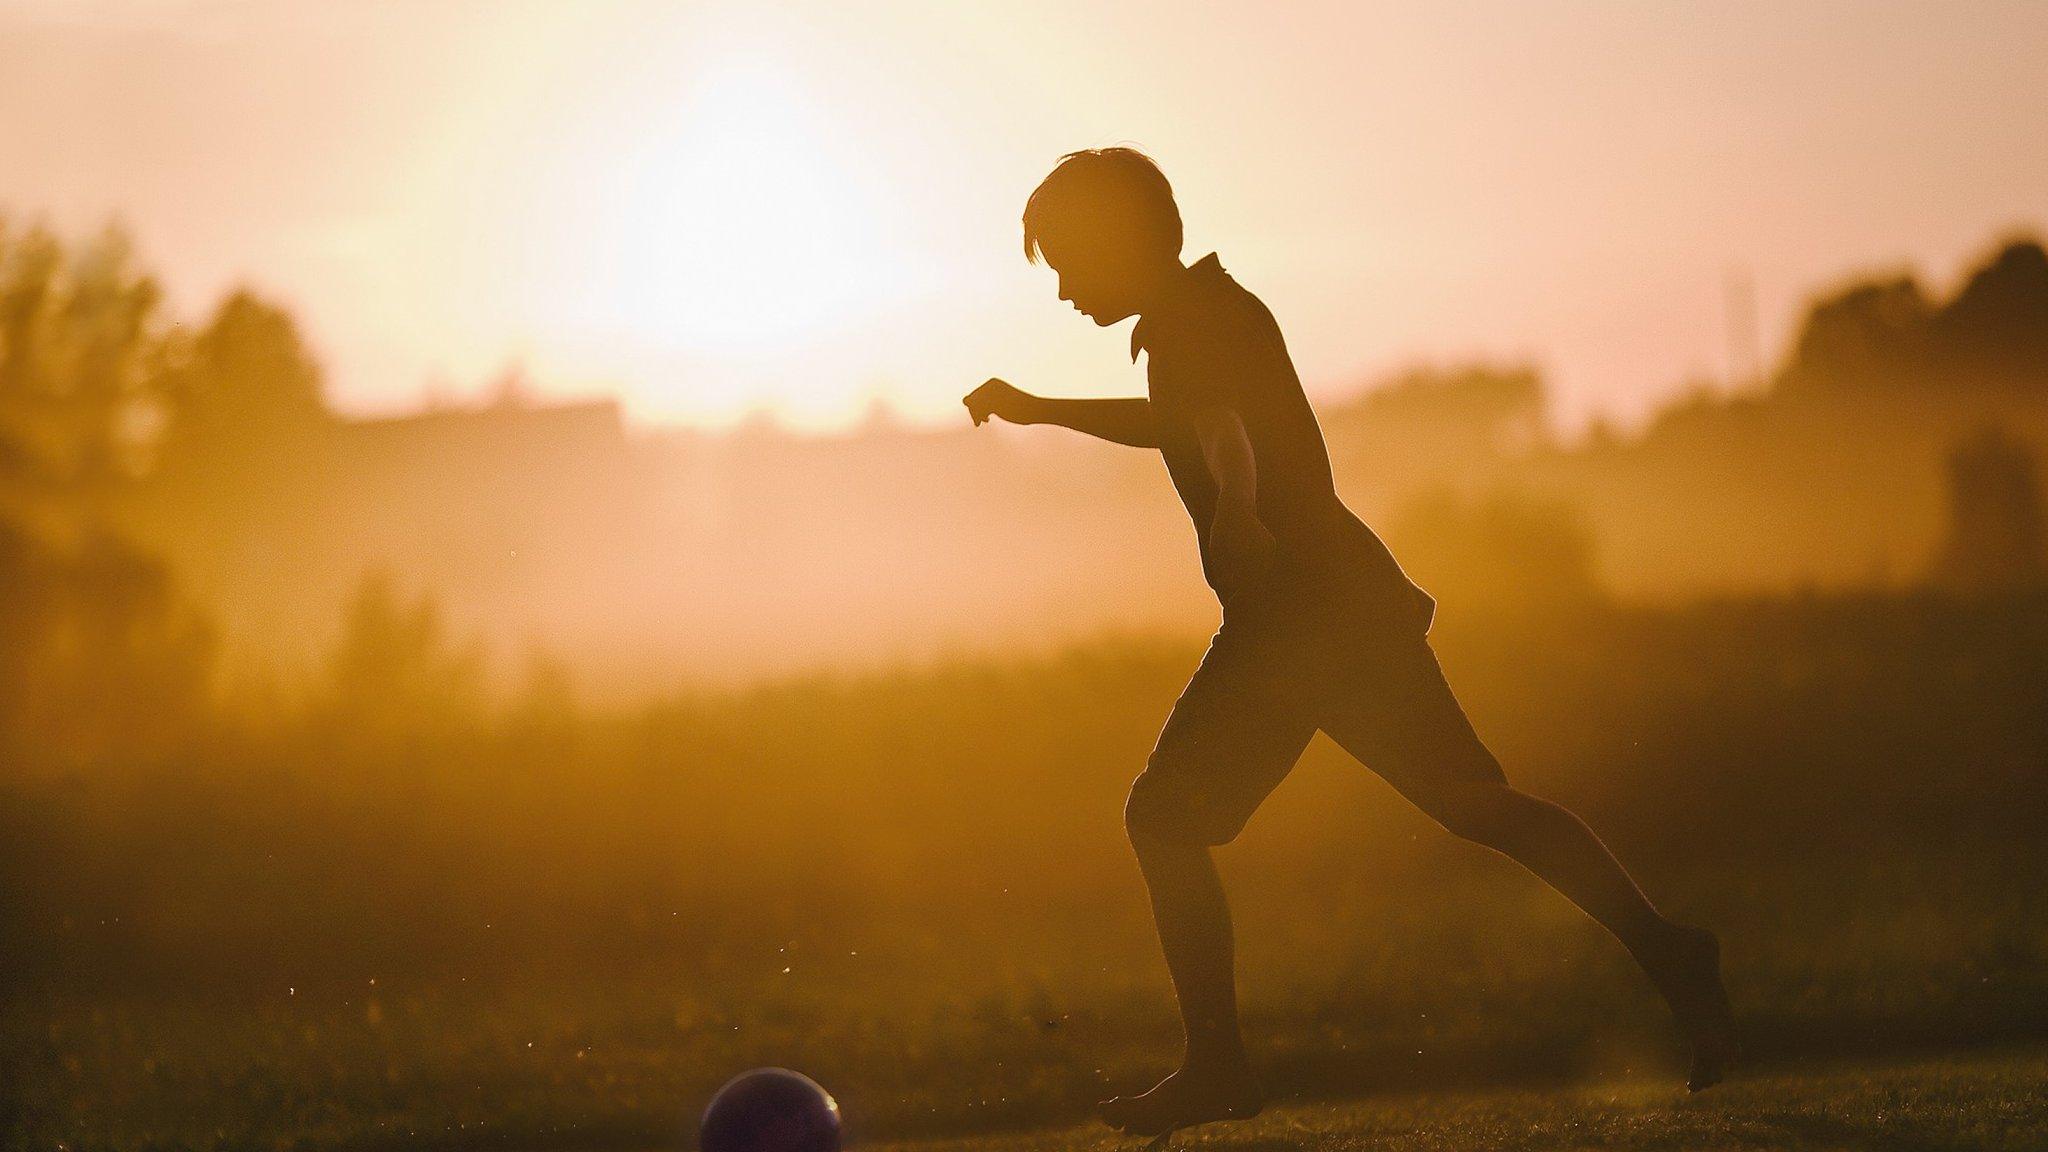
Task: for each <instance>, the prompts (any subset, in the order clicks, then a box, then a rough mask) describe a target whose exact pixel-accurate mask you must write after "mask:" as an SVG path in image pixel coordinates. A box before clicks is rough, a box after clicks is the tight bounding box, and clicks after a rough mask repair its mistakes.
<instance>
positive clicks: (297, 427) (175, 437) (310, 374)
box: [165, 289, 332, 471]
mask: <svg viewBox="0 0 2048 1152" xmlns="http://www.w3.org/2000/svg"><path fill="white" fill-rule="evenodd" d="M172 356H173V358H174V360H175V361H176V367H175V369H174V370H173V371H172V372H171V373H170V374H169V379H168V382H167V386H166V389H165V390H166V393H167V395H168V399H169V407H170V411H169V413H168V416H169V419H168V426H167V429H166V431H167V435H168V441H169V443H168V444H167V446H166V452H167V458H166V465H167V467H170V468H172V469H175V470H180V471H182V470H184V469H186V468H189V467H191V466H193V465H195V464H201V463H204V462H205V461H209V460H213V459H217V458H219V457H221V456H222V455H223V454H225V455H226V456H228V457H230V458H231V459H232V460H233V461H235V465H234V466H235V467H237V468H239V467H240V466H241V462H242V461H243V460H244V459H245V458H246V457H247V456H249V455H250V454H252V453H254V454H259V455H270V454H273V453H274V452H275V451H276V450H277V449H279V448H284V449H286V450H289V449H290V447H291V446H293V445H295V444H297V443H298V442H300V441H301V440H302V438H303V437H304V436H305V434H307V433H308V432H309V431H316V430H318V429H321V428H323V427H325V426H326V425H328V424H329V423H330V422H331V419H332V417H331V416H330V414H329V412H328V410H327V407H326V403H325V401H324V400H323V399H322V376H321V371H320V366H319V364H318V362H317V361H315V360H314V358H313V355H312V352H311V351H310V350H309V349H307V347H306V344H305V340H304V338H303V337H302V336H301V335H300V333H299V328H298V323H297V322H296V321H295V320H293V319H292V317H291V314H290V313H288V312H286V311H284V310H283V309H281V308H279V307H277V306H275V305H273V304H271V303H269V302H267V301H265V300H263V299H262V298H260V297H258V296H256V295H255V294H254V293H252V292H250V291H248V290H246V289H243V290H238V291H236V292H234V293H233V294H232V295H230V296H229V297H228V298H227V299H226V300H224V301H222V302H221V305H220V307H219V308H217V309H215V311H214V314H213V316H212V318H211V319H210V320H208V321H207V324H206V326H205V327H204V328H203V329H201V330H200V332H199V334H198V335H197V336H196V337H193V338H192V339H191V340H190V341H189V343H185V344H184V345H183V346H181V347H177V348H175V349H174V350H173V353H172Z"/></svg>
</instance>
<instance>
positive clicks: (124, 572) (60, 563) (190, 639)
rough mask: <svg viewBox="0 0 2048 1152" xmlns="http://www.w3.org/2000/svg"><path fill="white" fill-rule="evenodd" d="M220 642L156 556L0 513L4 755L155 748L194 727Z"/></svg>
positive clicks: (88, 754) (84, 755)
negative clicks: (55, 534) (63, 537)
mask: <svg viewBox="0 0 2048 1152" xmlns="http://www.w3.org/2000/svg"><path fill="white" fill-rule="evenodd" d="M215 653H216V645H215V637H214V633H213V630H212V628H211V626H210V625H209V624H208V622H207V621H206V619H205V618H204V617H203V616H202V615H201V614H200V613H199V612H197V611H196V610H195V609H194V608H193V607H192V606H191V605H190V604H189V603H187V602H186V601H185V600H184V598H183V597H182V596H181V595H180V594H179V591H178V588H177V585H176V582H175V581H174V580H173V579H172V577H171V573H170V571H169V569H168V568H167V567H166V566H165V565H164V564H163V563H162V561H160V560H158V559H156V558H155V557H152V556H150V555H147V554H146V553H144V552H142V551H140V550H138V549H137V548H135V547H134V546H133V545H131V544H129V543H127V542H126V541H124V540H122V539H120V538H119V537H116V536H112V535H109V534H106V533H94V534H90V535H88V536H86V537H85V538H84V539H82V540H81V541H79V542H78V543H76V544H74V545H71V546H69V547H60V546H58V545H56V544H53V543H52V542H50V541H49V540H47V539H44V538H43V537H41V536H39V535H37V534H36V533H34V532H32V531H31V530H29V529H28V528H26V527H24V526H22V525H20V524H17V523H13V522H10V521H8V520H6V519H0V763H12V764H28V763H44V764H57V765H69V766H77V765H84V764H93V763H98V762H105V761H109V760H120V759H132V758H134V757H136V756H149V755H156V754H160V753H162V752H164V751H166V750H168V749H170V748H173V747H176V746H177V745H178V744H179V743H180V742H182V741H183V740H185V739H187V738H188V737H189V736H191V735H192V734H193V733H194V732H195V731H196V730H197V728H198V726H199V723H200V721H201V719H202V716H203V712H204V708H205V705H206V703H207V696H208V690H209V688H210V685H211V680H212V673H213V667H214V657H215Z"/></svg>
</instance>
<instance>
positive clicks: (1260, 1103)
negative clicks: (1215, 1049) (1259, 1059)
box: [1096, 1055, 1266, 1136]
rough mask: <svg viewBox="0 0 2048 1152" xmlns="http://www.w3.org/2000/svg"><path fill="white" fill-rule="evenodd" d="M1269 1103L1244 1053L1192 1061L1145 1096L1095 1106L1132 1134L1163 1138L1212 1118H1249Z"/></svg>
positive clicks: (1111, 1123) (1112, 1123)
mask: <svg viewBox="0 0 2048 1152" xmlns="http://www.w3.org/2000/svg"><path fill="white" fill-rule="evenodd" d="M1265 1106H1266V1094H1265V1091H1264V1090H1263V1089H1261V1088H1260V1087H1259V1081H1258V1077H1257V1076H1255V1075H1253V1074H1252V1069H1251V1064H1250V1062H1249V1061H1247V1060H1245V1059H1244V1057H1243V1056H1241V1055H1240V1056H1237V1057H1235V1058H1232V1059H1226V1060H1219V1061H1214V1062H1210V1061H1203V1062H1200V1063H1197V1062H1194V1061H1190V1062H1188V1064H1187V1065H1186V1066H1185V1067H1183V1068H1182V1069H1181V1070H1180V1071H1178V1072H1175V1073H1174V1074H1173V1075H1171V1076H1168V1077H1167V1078H1166V1079H1164V1080H1161V1081H1160V1082H1159V1083H1158V1084H1156V1085H1154V1086H1153V1088H1152V1090H1151V1091H1149V1092H1147V1093H1145V1094H1144V1095H1142V1096H1118V1097H1116V1098H1115V1099H1112V1100H1104V1101H1103V1102H1102V1103H1100V1104H1098V1105H1096V1111H1097V1113H1098V1114H1099V1115H1101V1117H1102V1120H1103V1123H1105V1124H1108V1125H1109V1126H1110V1127H1112V1128H1115V1129H1118V1130H1120V1131H1123V1132H1128V1133H1130V1134H1131V1135H1133V1136H1161V1135H1165V1134H1166V1133H1168V1132H1172V1131H1173V1130H1174V1129H1176V1128H1187V1127H1191V1126H1193V1125H1196V1124H1207V1123H1209V1122H1211V1121H1214V1120H1247V1119H1250V1118H1251V1117H1253V1116H1257V1115H1258V1114H1259V1111H1260V1110H1261V1109H1263V1108H1264V1107H1265Z"/></svg>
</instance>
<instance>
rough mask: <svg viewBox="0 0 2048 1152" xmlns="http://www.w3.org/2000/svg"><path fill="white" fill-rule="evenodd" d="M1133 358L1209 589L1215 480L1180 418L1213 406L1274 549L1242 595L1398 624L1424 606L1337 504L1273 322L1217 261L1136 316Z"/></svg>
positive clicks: (1202, 265)
mask: <svg viewBox="0 0 2048 1152" xmlns="http://www.w3.org/2000/svg"><path fill="white" fill-rule="evenodd" d="M1140 351H1144V352H1145V353H1146V354H1147V363H1146V376H1147V379H1148V383H1149V389H1148V391H1149V394H1150V396H1151V399H1152V402H1153V405H1154V407H1155V409H1156V410H1157V412H1158V414H1159V417H1160V420H1161V422H1162V424H1163V426H1164V430H1165V435H1164V436H1163V438H1162V442H1161V447H1160V452H1161V454H1162V455H1163V456H1164V457H1165V460H1166V467H1167V472H1168V474H1169V475H1170V476H1171V477H1172V479H1173V485H1174V488H1175V490H1176V491H1177V492H1178V493H1179V494H1180V498H1181V502H1182V503H1183V504H1184V505H1185V506H1186V507H1187V510H1188V515H1189V516H1190V518H1192V519H1193V520H1194V524H1195V532H1196V535H1197V537H1198V539H1199V541H1200V544H1201V548H1202V561H1203V571H1204V573H1205V574H1208V575H1209V577H1210V584H1211V585H1212V586H1213V585H1214V584H1215V579H1214V576H1213V568H1212V566H1211V564H1210V562H1209V549H1208V544H1209V540H1208V537H1209V523H1210V521H1211V520H1212V519H1213V517H1214V514H1215V508H1216V484H1215V480H1214V478H1213V477H1212V476H1211V475H1210V473H1209V468H1208V464H1207V461H1206V460H1205V459H1204V458H1203V455H1202V449H1201V445H1200V443H1199V441H1198V440H1197V439H1196V437H1195V435H1194V432H1193V429H1192V427H1191V426H1190V424H1189V423H1188V420H1187V413H1189V412H1190V411H1192V410H1194V409H1196V408H1200V407H1204V406H1209V405H1217V406H1223V407H1228V408H1230V409H1231V410H1232V411H1234V412H1236V413H1237V415H1238V418H1239V419H1240V420H1241V421H1242V422H1243V424H1244V428H1245V435H1246V437H1247V438H1248V439H1249V440H1250V442H1251V446H1252V455H1253V459H1254V460H1255V461H1256V466H1257V468H1258V511H1259V519H1260V520H1261V521H1262V522H1264V523H1265V525H1266V527H1267V529H1268V530H1270V531H1271V532H1272V533H1273V536H1274V539H1275V541H1276V543H1277V544H1278V546H1279V555H1278V558H1277V561H1276V563H1275V566H1274V571H1273V573H1272V574H1271V575H1270V576H1269V577H1268V578H1267V579H1266V580H1265V581H1263V582H1262V583H1261V586H1260V587H1259V588H1258V589H1255V590H1252V591H1251V592H1248V593H1246V595H1248V596H1253V597H1256V598H1258V599H1262V600H1276V601H1305V600H1313V601H1317V602H1322V601H1326V600H1328V599H1330V598H1331V597H1335V598H1337V599H1340V600H1343V601H1347V602H1352V603H1353V604H1354V606H1355V607H1358V608H1361V609H1365V610H1367V611H1368V612H1370V613H1371V614H1373V615H1380V614H1381V613H1382V611H1390V612H1392V613H1394V614H1395V615H1396V617H1397V618H1398V617H1399V616H1401V615H1403V614H1407V613H1413V612H1415V611H1417V610H1418V609H1419V608H1421V606H1423V605H1427V604H1428V603H1429V600H1428V597H1427V595H1426V594H1424V593H1423V592H1422V591H1421V590H1420V589H1419V588H1416V587H1415V586H1414V585H1413V584H1412V583H1410V582H1409V580H1408V578H1407V576H1406V575H1405V574H1403V573H1402V572H1401V569H1400V566H1399V565H1398V564H1396V563H1395V562H1394V558H1393V555H1392V554H1391V553H1390V552H1388V551H1387V548H1386V545H1385V544H1383V543H1382V542H1381V541H1380V539H1379V537H1378V536H1376V535H1374V533H1373V532H1372V530H1371V529H1370V528H1368V527H1366V525H1365V524H1364V522H1363V521H1361V520H1359V519H1358V518H1357V517H1356V516H1354V515H1353V514H1352V513H1351V511H1350V510H1349V509H1347V508H1345V507H1344V504H1343V502H1342V501H1341V500H1339V499H1338V498H1337V491H1336V484H1335V482H1334V480H1333V478H1332V475H1331V471H1330V456H1329V450H1328V448H1327V447H1326V446H1325V445H1324V442H1323V434H1322V428H1321V426H1320V425H1319V424H1318V423H1317V422H1316V417H1315V412H1314V410H1313V409H1312V408H1311V407H1310V406H1309V402H1308V397H1307V395H1306V394H1305V393H1304V392H1303V390H1302V387H1301V379H1300V377H1299V375H1297V374H1296V372H1295V370H1294V363H1293V360H1292V359H1291V358H1290V357H1289V356H1288V354H1287V347H1286V342H1285V340H1284V339H1283V338H1282V336H1281V333H1280V327H1279V325H1278V324H1277V323H1276V322H1275V321H1274V319H1273V315H1272V313H1271V312H1270V311H1268V310H1267V308H1266V306H1265V305H1264V304H1263V303H1261V302H1260V300H1259V299H1258V297H1256V296H1254V295H1252V294H1251V293H1250V292H1248V291H1246V290H1245V289H1244V288H1242V287H1241V286H1239V285H1238V283H1237V281H1236V280H1234V279H1232V278H1231V276H1230V274H1229V273H1228V272H1225V271H1224V270H1223V266H1222V265H1221V264H1220V263H1219V262H1218V261H1217V258H1216V257H1215V255H1214V254H1211V255H1209V256H1207V257H1204V258H1203V259H1201V260H1199V261H1197V262H1195V263H1194V264H1193V265H1190V266H1189V267H1188V268H1187V270H1186V271H1185V272H1184V273H1182V274H1181V276H1180V277H1179V279H1178V280H1177V281H1176V282H1175V284H1174V285H1173V286H1172V287H1171V288H1170V289H1169V290H1168V292H1167V293H1166V295H1165V298H1164V300H1163V301H1162V302H1161V304H1159V305H1158V306H1155V307H1154V308H1153V309H1152V310H1151V311H1149V312H1147V313H1146V315H1145V316H1144V317H1143V318H1141V319H1140V320H1139V322H1138V326H1137V328H1136V329H1135V330H1134V331H1133V332H1132V333H1131V356H1132V359H1134V360H1135V359H1136V358H1137V354H1138V352H1140ZM1230 607H1232V606H1231V605H1226V609H1228V608H1230ZM1424 626H1425V627H1426V626H1427V613H1426V611H1425V612H1424Z"/></svg>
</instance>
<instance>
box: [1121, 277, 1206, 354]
mask: <svg viewBox="0 0 2048 1152" xmlns="http://www.w3.org/2000/svg"><path fill="white" fill-rule="evenodd" d="M1221 275H1223V262H1222V261H1221V260H1218V259H1217V258H1216V254H1215V253H1214V252H1211V253H1209V254H1208V255H1207V256H1204V257H1202V258H1201V259H1200V260H1197V261H1195V262H1194V263H1193V264H1190V265H1188V266H1187V269H1186V270H1185V271H1183V272H1182V273H1181V274H1180V275H1178V276H1176V277H1174V278H1173V280H1172V281H1171V282H1170V283H1168V284H1167V286H1166V291H1164V292H1162V293H1160V300H1159V302H1158V303H1157V304H1155V305H1153V307H1152V310H1151V311H1150V312H1147V313H1145V314H1144V315H1143V316H1140V317H1138V322H1137V323H1136V324H1135V325H1133V326H1132V327H1131V363H1133V364H1136V363H1137V362H1138V353H1140V352H1143V351H1144V350H1145V347H1146V342H1147V340H1148V339H1149V338H1150V335H1151V331H1152V321H1153V320H1154V318H1156V317H1157V316H1158V315H1159V314H1160V313H1163V312H1171V311H1173V310H1174V308H1175V307H1177V306H1178V305H1179V303H1180V301H1181V298H1182V296H1183V295H1184V294H1185V293H1186V291H1187V289H1188V288H1189V287H1190V286H1192V285H1193V284H1194V283H1195V282H1196V281H1197V279H1198V278H1199V279H1202V280H1208V279H1213V278H1214V277H1217V276H1221Z"/></svg>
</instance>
